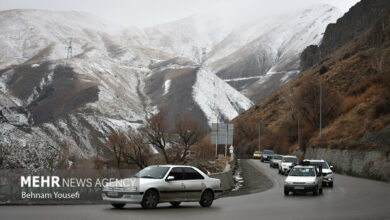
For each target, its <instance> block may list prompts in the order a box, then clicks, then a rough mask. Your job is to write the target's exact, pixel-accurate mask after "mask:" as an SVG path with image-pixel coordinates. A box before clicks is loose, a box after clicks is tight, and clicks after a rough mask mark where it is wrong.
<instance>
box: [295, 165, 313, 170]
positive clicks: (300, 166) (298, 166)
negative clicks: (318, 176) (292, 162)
mask: <svg viewBox="0 0 390 220" xmlns="http://www.w3.org/2000/svg"><path fill="white" fill-rule="evenodd" d="M294 168H313V169H315V167H314V166H312V165H310V166H304V165H297V166H295V167H294Z"/></svg>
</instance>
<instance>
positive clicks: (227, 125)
mask: <svg viewBox="0 0 390 220" xmlns="http://www.w3.org/2000/svg"><path fill="white" fill-rule="evenodd" d="M228 127H229V124H228V123H226V145H225V158H226V157H227V146H228Z"/></svg>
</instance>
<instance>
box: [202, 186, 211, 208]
mask: <svg viewBox="0 0 390 220" xmlns="http://www.w3.org/2000/svg"><path fill="white" fill-rule="evenodd" d="M213 200H214V193H213V192H212V191H211V190H209V189H207V190H205V191H204V192H203V194H202V196H201V198H200V201H199V204H200V205H201V206H202V207H210V206H211V204H213Z"/></svg>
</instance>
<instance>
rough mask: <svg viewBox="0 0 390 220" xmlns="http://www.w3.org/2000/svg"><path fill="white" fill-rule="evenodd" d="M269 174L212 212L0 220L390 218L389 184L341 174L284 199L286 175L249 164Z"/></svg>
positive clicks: (34, 210) (38, 210)
mask: <svg viewBox="0 0 390 220" xmlns="http://www.w3.org/2000/svg"><path fill="white" fill-rule="evenodd" d="M249 163H250V164H251V165H253V166H254V167H255V168H256V169H259V171H261V172H263V173H264V174H266V175H267V176H268V177H269V178H270V179H271V180H272V181H273V182H274V186H273V187H272V188H271V189H270V190H267V191H264V192H260V193H256V194H250V195H244V196H236V197H228V198H222V199H219V200H216V201H215V202H214V204H213V205H212V207H210V208H201V207H200V206H199V205H198V204H197V203H185V204H183V205H182V207H179V208H172V207H170V206H169V205H168V204H160V205H159V206H158V208H157V209H154V210H143V209H141V208H140V206H139V205H126V207H125V209H123V210H116V209H112V208H111V206H110V205H47V206H1V207H0V219H1V220H3V219H4V220H10V219H24V220H34V219H50V220H53V219H54V220H60V219H73V220H75V219H91V220H98V219H105V220H107V219H109V220H114V219H115V220H116V219H128V220H129V219H130V220H132V219H145V220H146V219H159V220H161V219H185V220H191V219H196V220H199V219H213V220H217V219H239V220H244V219H283V220H286V219H390V184H388V183H384V182H378V181H373V180H367V179H362V178H355V177H349V176H343V175H336V176H335V184H334V187H333V188H325V189H324V192H323V195H320V196H312V195H309V194H308V195H298V196H292V195H290V196H288V197H285V196H284V195H283V192H282V189H283V188H282V187H283V181H284V179H285V177H284V176H281V175H279V174H278V173H277V170H276V169H272V168H270V167H269V166H268V164H262V163H260V162H259V161H258V160H251V161H249Z"/></svg>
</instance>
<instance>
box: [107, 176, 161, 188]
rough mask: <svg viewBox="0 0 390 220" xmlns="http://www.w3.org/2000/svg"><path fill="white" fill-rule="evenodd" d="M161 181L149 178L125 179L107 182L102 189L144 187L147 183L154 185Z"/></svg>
mask: <svg viewBox="0 0 390 220" xmlns="http://www.w3.org/2000/svg"><path fill="white" fill-rule="evenodd" d="M158 181H161V179H151V178H134V177H132V178H126V179H120V180H116V181H112V182H109V183H107V184H105V185H104V187H119V188H121V187H131V186H139V185H145V184H149V183H154V182H158Z"/></svg>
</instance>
